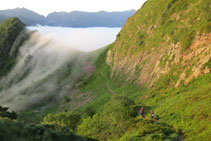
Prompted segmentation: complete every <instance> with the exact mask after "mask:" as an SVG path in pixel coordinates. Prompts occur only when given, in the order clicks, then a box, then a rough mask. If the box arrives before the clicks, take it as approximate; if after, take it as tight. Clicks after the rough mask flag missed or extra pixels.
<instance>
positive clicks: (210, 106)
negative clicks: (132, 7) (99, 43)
mask: <svg viewBox="0 0 211 141" xmlns="http://www.w3.org/2000/svg"><path fill="white" fill-rule="evenodd" d="M210 7H211V2H210V1H209V0H159V1H158V0H148V1H147V2H146V3H145V4H144V5H143V6H142V8H141V9H140V10H138V11H137V13H136V14H135V15H134V16H132V17H131V18H129V20H128V21H127V23H126V24H125V25H124V27H123V29H122V30H121V32H120V33H119V34H118V36H117V39H116V41H115V42H114V43H113V44H111V45H109V46H107V47H106V48H104V49H103V50H100V51H97V52H92V53H91V54H90V56H89V55H88V57H87V58H86V59H87V61H88V62H91V63H92V65H94V66H95V67H94V69H93V70H94V71H92V72H91V73H90V74H89V75H87V74H84V75H81V76H80V77H79V78H78V79H77V81H74V87H73V88H74V89H72V92H70V93H69V94H67V95H65V96H64V97H63V101H62V104H61V102H60V103H56V106H55V105H54V107H51V109H50V110H49V109H48V110H46V111H44V113H40V114H39V113H38V114H37V113H36V111H34V110H33V109H31V110H27V111H24V112H22V113H18V115H16V116H17V117H16V116H15V114H14V112H8V111H7V108H6V110H5V108H1V109H2V110H3V112H2V113H4V114H3V115H4V116H2V114H1V113H0V117H1V120H0V140H3V141H4V140H8V139H14V138H16V139H19V140H102V141H104V140H111V141H113V140H115V141H116V140H119V141H142V140H144V141H145V140H146V141H164V140H165V141H183V140H185V141H186V140H187V141H193V140H196V141H209V140H211V132H210V131H211V122H210V121H211V112H210V111H211V102H210V101H211V16H210V15H211V8H210ZM96 54H98V55H99V54H100V55H99V57H98V59H97V60H96V61H95V62H94V61H93V60H95V57H96V56H98V55H96ZM91 56H95V57H93V58H92V57H91ZM93 62H94V63H93ZM77 70H80V69H77ZM70 71H71V69H69V67H66V69H63V70H62V71H61V72H59V71H58V74H59V77H58V78H59V82H64V81H65V80H66V79H71V77H70V76H71V73H70ZM60 73H61V75H60ZM61 88H62V87H61ZM58 92H59V91H58ZM141 107H143V108H144V109H145V116H144V117H142V116H140V115H139V110H140V108H141ZM1 109H0V110H1ZM150 111H153V112H154V114H155V116H154V117H153V118H151V117H150ZM5 113H6V114H5ZM12 113H13V114H12ZM11 114H12V115H13V116H12V117H14V118H11ZM43 117H44V118H43ZM32 123H33V124H32ZM20 127H24V128H23V129H22V130H20V129H21V128H20ZM11 133H13V134H12V135H11Z"/></svg>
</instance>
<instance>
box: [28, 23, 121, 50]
mask: <svg viewBox="0 0 211 141" xmlns="http://www.w3.org/2000/svg"><path fill="white" fill-rule="evenodd" d="M28 29H29V30H37V31H39V33H40V34H41V35H44V36H47V37H49V38H52V39H53V40H55V41H56V42H57V43H59V44H61V45H63V46H68V47H70V48H75V49H77V50H80V51H85V52H90V51H93V50H96V49H99V48H102V47H105V46H107V45H109V44H111V43H112V42H114V41H115V39H116V35H117V34H118V33H119V31H120V30H121V28H105V27H94V28H66V27H50V26H30V27H28Z"/></svg>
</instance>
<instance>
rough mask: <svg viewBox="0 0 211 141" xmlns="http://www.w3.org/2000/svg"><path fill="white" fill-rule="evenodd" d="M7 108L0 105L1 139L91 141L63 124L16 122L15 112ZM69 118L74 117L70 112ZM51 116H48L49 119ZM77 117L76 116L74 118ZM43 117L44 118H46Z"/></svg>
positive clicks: (17, 140) (7, 140) (8, 140)
mask: <svg viewBox="0 0 211 141" xmlns="http://www.w3.org/2000/svg"><path fill="white" fill-rule="evenodd" d="M7 110H8V108H6V107H0V140H1V141H13V140H15V141H72V140H74V141H91V140H92V139H88V138H84V137H81V136H78V135H76V134H75V133H74V132H73V131H70V130H69V129H68V127H67V125H66V124H65V125H64V126H60V127H61V128H58V126H56V125H50V124H48V125H47V124H33V123H30V124H24V123H22V122H17V121H15V120H14V119H16V118H17V115H16V113H14V112H11V113H10V112H7ZM68 115H70V116H69V118H72V117H74V115H73V114H72V115H71V114H68ZM50 117H51V116H48V120H50ZM76 118H78V117H77V116H76V117H75V119H76ZM46 119H47V118H46ZM46 119H45V120H46Z"/></svg>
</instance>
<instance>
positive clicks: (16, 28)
mask: <svg viewBox="0 0 211 141" xmlns="http://www.w3.org/2000/svg"><path fill="white" fill-rule="evenodd" d="M24 28H25V24H24V23H22V22H21V21H20V20H19V19H18V18H10V19H6V20H5V21H4V22H3V23H2V24H0V68H1V69H0V77H1V76H3V75H5V74H6V73H7V72H8V71H9V70H10V69H11V67H12V66H13V65H14V64H15V60H16V56H17V53H18V49H19V47H20V45H21V44H22V43H23V41H24V40H25V39H26V38H27V35H26V34H23V33H22V35H21V36H19V35H20V34H21V32H24V31H23V30H24Z"/></svg>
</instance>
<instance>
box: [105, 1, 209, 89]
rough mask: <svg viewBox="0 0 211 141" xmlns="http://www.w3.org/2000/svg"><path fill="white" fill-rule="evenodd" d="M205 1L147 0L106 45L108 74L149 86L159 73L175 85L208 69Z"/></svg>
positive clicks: (207, 2)
mask: <svg viewBox="0 0 211 141" xmlns="http://www.w3.org/2000/svg"><path fill="white" fill-rule="evenodd" d="M210 15H211V2H210V1H208V0H197V1H195V0H189V1H183V0H160V1H156V0H148V1H147V2H146V3H145V4H144V5H143V6H142V8H141V9H140V10H139V11H138V12H137V13H136V14H135V15H134V16H132V17H131V18H130V19H129V20H128V21H127V23H126V24H125V26H124V27H123V29H122V31H121V32H120V33H119V35H118V37H117V40H116V42H115V43H114V46H113V47H112V48H111V49H110V50H109V51H108V53H107V59H106V62H107V64H109V65H110V66H111V68H112V74H111V77H112V76H114V75H117V74H119V73H121V74H125V75H127V76H128V77H127V81H132V82H134V83H136V84H139V85H145V86H147V87H152V86H153V85H154V83H155V82H157V81H158V80H159V79H161V77H163V76H166V77H168V85H170V86H175V87H178V86H179V85H181V84H186V83H188V82H189V81H190V80H191V79H192V78H198V77H200V76H201V75H203V74H205V73H210V72H211V66H210V62H211V16H210Z"/></svg>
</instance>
